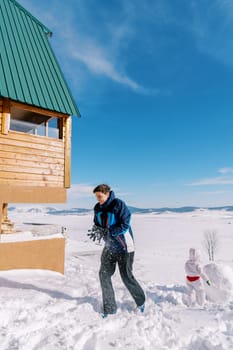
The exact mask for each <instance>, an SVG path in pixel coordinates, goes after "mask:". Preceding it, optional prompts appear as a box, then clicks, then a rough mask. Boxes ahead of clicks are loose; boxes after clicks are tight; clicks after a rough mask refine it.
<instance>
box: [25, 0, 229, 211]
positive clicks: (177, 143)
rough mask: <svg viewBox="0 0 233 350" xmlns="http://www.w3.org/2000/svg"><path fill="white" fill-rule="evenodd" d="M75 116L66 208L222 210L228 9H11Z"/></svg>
mask: <svg viewBox="0 0 233 350" xmlns="http://www.w3.org/2000/svg"><path fill="white" fill-rule="evenodd" d="M19 2H20V4H21V5H23V6H24V7H26V8H27V9H28V10H29V11H30V12H31V13H32V14H33V15H34V16H35V17H37V18H38V19H39V20H40V21H42V22H43V23H44V24H45V25H46V26H47V27H48V28H49V29H51V30H52V32H53V36H52V38H51V39H50V41H51V45H52V47H53V49H54V51H55V54H56V56H57V58H58V61H59V63H60V65H61V68H62V70H63V73H64V75H65V77H66V80H67V82H68V85H69V87H70V89H71V90H72V93H73V96H74V98H75V100H76V102H77V104H78V107H79V109H80V112H81V115H82V117H81V118H76V117H74V118H73V135H72V188H71V190H69V200H68V205H71V206H75V207H92V206H93V205H94V203H95V199H94V197H93V195H92V189H93V187H94V186H96V185H97V184H99V183H102V182H106V183H108V184H109V185H111V187H112V188H113V189H114V190H115V192H116V194H117V196H119V197H121V198H122V199H124V200H125V201H126V202H127V203H128V204H129V205H133V206H138V207H154V208H156V207H163V206H169V207H180V206H185V205H197V206H218V205H230V204H231V205H232V204H233V200H232V198H233V42H232V37H233V3H232V1H231V0H198V1H197V0H190V1H187V0H179V1H178V0H144V1H141V0H140V1H139V0H132V1H125V0H98V1H96V0H95V1H94V0H67V1H61V0H50V1H45V0H41V1H37V0H21V1H19Z"/></svg>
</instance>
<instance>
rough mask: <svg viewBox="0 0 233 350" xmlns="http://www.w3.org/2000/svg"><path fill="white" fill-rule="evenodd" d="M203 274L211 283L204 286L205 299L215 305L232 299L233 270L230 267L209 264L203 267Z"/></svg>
mask: <svg viewBox="0 0 233 350" xmlns="http://www.w3.org/2000/svg"><path fill="white" fill-rule="evenodd" d="M204 272H205V273H206V274H207V276H208V277H209V279H210V281H211V283H212V284H211V286H208V285H206V297H207V299H208V300H210V301H212V302H215V303H225V302H227V301H229V300H231V299H233V270H232V268H231V267H230V266H227V265H223V264H219V263H218V264H217V263H211V264H208V265H205V266H204Z"/></svg>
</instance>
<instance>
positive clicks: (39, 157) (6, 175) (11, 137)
mask: <svg viewBox="0 0 233 350" xmlns="http://www.w3.org/2000/svg"><path fill="white" fill-rule="evenodd" d="M64 152H65V151H64V142H63V140H57V139H49V138H46V137H43V136H33V135H29V134H24V133H19V132H15V131H9V133H8V135H2V134H0V183H1V184H6V185H7V184H8V185H20V186H27V185H28V186H46V187H64V161H65V159H64V158H65V156H64Z"/></svg>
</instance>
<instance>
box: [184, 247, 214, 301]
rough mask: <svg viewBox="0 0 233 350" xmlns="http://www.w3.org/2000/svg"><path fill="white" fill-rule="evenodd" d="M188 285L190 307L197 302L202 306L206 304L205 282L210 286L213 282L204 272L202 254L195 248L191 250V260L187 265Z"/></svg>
mask: <svg viewBox="0 0 233 350" xmlns="http://www.w3.org/2000/svg"><path fill="white" fill-rule="evenodd" d="M185 272H186V283H187V287H188V306H191V305H192V304H194V303H195V301H197V303H198V304H199V305H200V306H203V305H204V302H205V297H206V295H205V288H204V284H203V280H204V281H205V282H206V283H207V284H208V285H209V286H210V284H211V282H210V280H209V279H208V277H207V276H206V274H205V273H204V272H203V269H202V266H201V262H200V252H199V250H196V249H195V248H190V249H189V260H187V261H186V263H185Z"/></svg>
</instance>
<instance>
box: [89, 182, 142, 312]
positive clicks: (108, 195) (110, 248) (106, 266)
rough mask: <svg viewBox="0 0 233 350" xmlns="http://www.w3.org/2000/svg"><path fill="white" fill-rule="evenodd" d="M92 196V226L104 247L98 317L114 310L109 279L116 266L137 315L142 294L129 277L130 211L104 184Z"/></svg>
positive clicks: (114, 302)
mask: <svg viewBox="0 0 233 350" xmlns="http://www.w3.org/2000/svg"><path fill="white" fill-rule="evenodd" d="M93 193H94V194H95V196H96V199H97V201H98V203H97V204H96V205H95V207H94V224H95V225H96V226H97V227H100V228H102V229H103V232H104V233H103V239H104V241H105V246H104V249H103V252H102V256H101V266H100V271H99V278H100V284H101V288H102V296H103V313H102V317H107V316H108V314H114V313H116V311H117V305H116V301H115V294H114V290H113V286H112V281H111V277H112V275H113V274H114V272H115V269H116V264H118V267H119V271H120V275H121V278H122V281H123V282H124V284H125V286H126V288H127V289H128V291H129V292H130V294H131V295H132V297H133V299H134V300H135V302H136V305H137V307H138V308H139V310H140V311H141V312H143V311H144V307H145V294H144V292H143V290H142V288H141V286H140V285H139V283H138V282H137V281H136V279H135V278H134V276H133V273H132V269H133V260H134V239H133V233H132V230H131V227H130V217H131V214H130V211H129V209H128V208H127V206H126V204H125V203H124V202H123V201H122V200H120V199H118V198H115V195H114V192H113V191H111V189H110V187H109V186H108V185H106V184H101V185H98V186H97V187H95V189H94V190H93Z"/></svg>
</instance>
